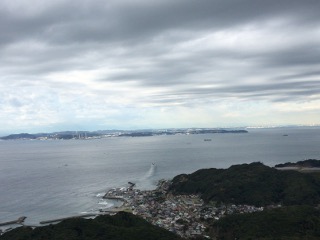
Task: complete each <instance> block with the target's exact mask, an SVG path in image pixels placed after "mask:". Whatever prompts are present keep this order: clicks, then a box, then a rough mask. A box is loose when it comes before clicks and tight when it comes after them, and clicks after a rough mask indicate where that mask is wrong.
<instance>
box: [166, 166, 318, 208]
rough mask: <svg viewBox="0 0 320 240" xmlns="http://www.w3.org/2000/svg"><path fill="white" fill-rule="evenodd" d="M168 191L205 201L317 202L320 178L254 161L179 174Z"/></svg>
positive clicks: (258, 202) (258, 204)
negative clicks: (281, 169)
mask: <svg viewBox="0 0 320 240" xmlns="http://www.w3.org/2000/svg"><path fill="white" fill-rule="evenodd" d="M170 190H171V191H172V192H173V193H176V194H200V195H201V197H202V198H203V200H204V201H205V202H210V201H215V202H223V203H234V204H249V205H255V206H267V205H271V204H278V203H280V204H283V205H302V204H307V205H313V204H318V203H319V201H320V178H319V177H318V175H316V174H306V173H300V172H296V171H279V170H276V169H274V168H271V167H267V166H265V165H263V164H262V163H257V162H256V163H251V164H242V165H234V166H231V167H230V168H228V169H215V168H212V169H202V170H198V171H196V172H194V173H192V174H182V175H178V176H176V177H175V178H174V179H173V183H172V185H171V188H170Z"/></svg>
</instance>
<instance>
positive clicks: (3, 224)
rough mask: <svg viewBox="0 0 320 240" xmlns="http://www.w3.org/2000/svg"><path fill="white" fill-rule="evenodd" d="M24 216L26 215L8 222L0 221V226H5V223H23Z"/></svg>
mask: <svg viewBox="0 0 320 240" xmlns="http://www.w3.org/2000/svg"><path fill="white" fill-rule="evenodd" d="M26 218H27V217H25V216H22V217H19V218H18V219H17V220H14V221H9V222H4V223H0V227H2V226H7V225H12V224H23V223H24V220H25V219H26Z"/></svg>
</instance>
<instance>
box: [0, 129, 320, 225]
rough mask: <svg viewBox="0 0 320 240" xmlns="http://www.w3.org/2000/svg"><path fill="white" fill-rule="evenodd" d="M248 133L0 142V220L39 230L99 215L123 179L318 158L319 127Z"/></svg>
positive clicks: (145, 185)
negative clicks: (43, 224) (44, 224)
mask: <svg viewBox="0 0 320 240" xmlns="http://www.w3.org/2000/svg"><path fill="white" fill-rule="evenodd" d="M248 131H249V133H247V134H205V135H173V136H153V137H135V138H134V137H113V138H103V139H95V140H64V141H63V140H60V141H37V140H34V141H31V140H30V141H22V140H19V141H0V153H1V154H0V222H4V221H8V220H13V219H16V218H18V217H20V216H27V219H26V223H27V224H32V225H36V224H38V223H39V221H42V220H48V219H53V218H61V217H67V216H71V215H77V214H81V213H87V212H96V211H98V210H99V209H100V208H107V207H111V206H112V205H113V204H114V202H112V201H106V200H103V199H102V196H103V194H104V193H105V192H106V191H107V190H108V189H110V188H112V187H121V186H125V185H126V184H127V182H128V181H131V182H135V183H137V187H138V188H140V189H152V188H154V187H155V184H156V182H157V181H158V180H159V179H162V178H165V179H168V178H172V177H174V176H176V175H178V174H181V173H191V172H193V171H196V170H198V169H201V168H212V167H214V168H227V167H229V166H231V165H234V164H241V163H250V162H257V161H259V162H263V163H264V164H266V165H269V166H274V165H275V164H277V163H284V162H289V161H291V162H296V161H300V160H304V159H309V158H314V159H320V148H319V145H320V128H317V127H312V128H302V127H301V128H274V129H249V130H248ZM284 135H288V136H284ZM204 139H211V141H204ZM152 163H155V165H152Z"/></svg>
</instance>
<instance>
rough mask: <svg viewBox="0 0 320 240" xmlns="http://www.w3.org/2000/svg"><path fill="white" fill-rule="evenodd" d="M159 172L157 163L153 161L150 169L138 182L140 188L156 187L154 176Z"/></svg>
mask: <svg viewBox="0 0 320 240" xmlns="http://www.w3.org/2000/svg"><path fill="white" fill-rule="evenodd" d="M156 172H157V165H156V164H155V163H152V164H151V166H150V168H149V169H148V171H147V172H146V174H145V175H144V176H142V177H141V178H140V179H139V180H138V182H137V186H138V188H148V189H149V188H153V187H154V185H155V184H154V181H153V177H154V176H155V174H156Z"/></svg>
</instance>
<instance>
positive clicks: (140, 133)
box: [0, 128, 248, 140]
mask: <svg viewBox="0 0 320 240" xmlns="http://www.w3.org/2000/svg"><path fill="white" fill-rule="evenodd" d="M223 133H234V134H238V133H248V131H247V130H243V129H213V128H188V129H151V130H149V129H148V130H99V131H92V132H90V131H64V132H53V133H36V134H29V133H19V134H10V135H8V136H4V137H1V138H0V139H2V140H71V139H82V140H83V139H85V140H88V139H97V138H105V137H150V136H159V135H179V134H180V135H183V134H184V135H190V134H223Z"/></svg>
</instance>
